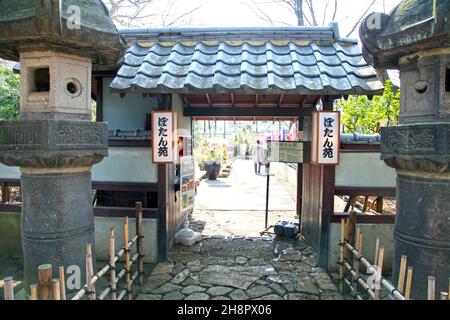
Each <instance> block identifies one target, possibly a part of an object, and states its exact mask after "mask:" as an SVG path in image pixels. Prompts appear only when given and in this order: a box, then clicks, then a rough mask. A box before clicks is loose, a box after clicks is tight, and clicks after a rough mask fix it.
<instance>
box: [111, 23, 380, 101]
mask: <svg viewBox="0 0 450 320" xmlns="http://www.w3.org/2000/svg"><path fill="white" fill-rule="evenodd" d="M174 30H176V29H170V32H169V31H167V32H161V31H158V32H159V33H156V34H155V32H153V33H151V31H150V30H148V31H147V33H145V32H141V33H139V32H137V31H135V30H132V31H130V30H128V31H124V32H122V34H123V35H124V36H125V38H128V40H129V41H130V40H132V41H134V42H135V44H133V45H132V46H131V47H129V49H128V50H127V52H126V53H125V56H124V62H123V65H122V67H121V68H120V70H119V71H118V73H117V76H116V78H115V79H114V81H113V82H112V84H111V87H112V88H113V89H117V90H129V89H139V90H143V91H150V92H180V93H193V92H236V93H255V92H256V93H258V92H264V93H291V94H320V95H322V94H329V95H336V94H338V95H340V94H377V93H380V91H381V90H382V88H383V85H382V83H381V82H380V81H379V80H378V78H377V74H376V72H375V70H374V69H373V68H372V67H371V66H369V65H368V64H367V63H366V62H365V61H364V59H363V57H362V53H361V50H360V48H359V46H358V44H357V42H356V41H349V40H340V39H335V38H334V37H333V29H332V28H331V27H329V28H305V27H304V28H263V29H261V30H259V31H258V29H255V28H251V29H242V32H238V31H236V30H235V29H233V30H234V31H235V32H234V33H233V32H231V31H232V30H231V31H230V32H224V30H222V31H220V30H221V29H203V30H204V32H201V31H202V29H192V30H189V31H185V32H181V31H182V30H183V29H179V31H178V32H175V31H174ZM296 30H297V32H294V31H296ZM326 31H329V32H328V33H327V32H326ZM214 36H215V39H214ZM246 36H247V37H246ZM270 39H273V40H270Z"/></svg>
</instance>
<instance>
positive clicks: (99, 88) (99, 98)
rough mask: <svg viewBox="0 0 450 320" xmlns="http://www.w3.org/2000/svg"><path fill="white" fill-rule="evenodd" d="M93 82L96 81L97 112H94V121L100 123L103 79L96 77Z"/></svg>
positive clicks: (101, 119) (101, 118) (101, 117)
mask: <svg viewBox="0 0 450 320" xmlns="http://www.w3.org/2000/svg"><path fill="white" fill-rule="evenodd" d="M95 80H96V81H97V92H96V96H97V100H96V103H97V110H96V114H95V116H96V121H97V122H102V121H103V78H102V77H96V78H95Z"/></svg>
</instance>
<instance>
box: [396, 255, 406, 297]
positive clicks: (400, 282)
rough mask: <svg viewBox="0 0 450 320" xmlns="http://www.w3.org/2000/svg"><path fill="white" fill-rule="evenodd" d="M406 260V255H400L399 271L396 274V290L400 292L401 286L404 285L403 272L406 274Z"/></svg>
mask: <svg viewBox="0 0 450 320" xmlns="http://www.w3.org/2000/svg"><path fill="white" fill-rule="evenodd" d="M406 262H407V257H406V256H402V258H401V262H400V273H399V275H398V285H397V288H398V291H400V293H401V294H403V293H404V292H403V287H404V285H405V274H406Z"/></svg>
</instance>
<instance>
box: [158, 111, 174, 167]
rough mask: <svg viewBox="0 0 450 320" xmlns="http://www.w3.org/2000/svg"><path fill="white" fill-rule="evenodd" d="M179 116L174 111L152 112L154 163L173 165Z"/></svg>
mask: <svg viewBox="0 0 450 320" xmlns="http://www.w3.org/2000/svg"><path fill="white" fill-rule="evenodd" d="M176 128H177V114H176V113H175V112H172V111H153V112H152V146H153V150H152V160H153V163H173V162H174V160H175V158H176V155H175V141H174V140H175V137H176V136H177V134H176Z"/></svg>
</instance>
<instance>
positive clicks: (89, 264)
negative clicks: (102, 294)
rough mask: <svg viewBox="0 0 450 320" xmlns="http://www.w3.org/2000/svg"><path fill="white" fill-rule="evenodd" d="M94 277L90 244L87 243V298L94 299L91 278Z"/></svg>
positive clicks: (93, 287)
mask: <svg viewBox="0 0 450 320" xmlns="http://www.w3.org/2000/svg"><path fill="white" fill-rule="evenodd" d="M93 277H94V262H93V260H92V244H91V243H89V244H88V245H87V254H86V284H87V289H88V291H89V294H88V298H89V300H95V298H96V297H95V285H94V283H93V282H92V278H93Z"/></svg>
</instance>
